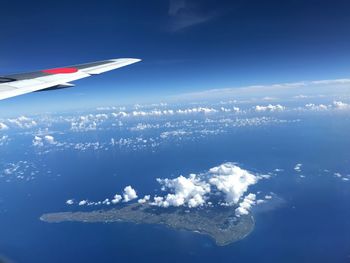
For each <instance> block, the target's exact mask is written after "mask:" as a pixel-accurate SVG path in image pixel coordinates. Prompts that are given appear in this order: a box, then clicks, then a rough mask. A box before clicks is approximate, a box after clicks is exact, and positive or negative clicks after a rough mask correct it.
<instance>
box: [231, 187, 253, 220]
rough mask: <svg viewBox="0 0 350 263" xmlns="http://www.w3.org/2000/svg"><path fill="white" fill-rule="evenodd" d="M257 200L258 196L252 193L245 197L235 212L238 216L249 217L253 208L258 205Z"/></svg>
mask: <svg viewBox="0 0 350 263" xmlns="http://www.w3.org/2000/svg"><path fill="white" fill-rule="evenodd" d="M255 200H256V195H255V194H252V193H250V194H248V195H247V196H246V197H244V199H243V201H242V202H240V203H239V206H238V207H237V208H236V210H235V214H236V216H242V215H248V214H249V211H250V209H251V208H252V206H253V205H255V204H256V201H255Z"/></svg>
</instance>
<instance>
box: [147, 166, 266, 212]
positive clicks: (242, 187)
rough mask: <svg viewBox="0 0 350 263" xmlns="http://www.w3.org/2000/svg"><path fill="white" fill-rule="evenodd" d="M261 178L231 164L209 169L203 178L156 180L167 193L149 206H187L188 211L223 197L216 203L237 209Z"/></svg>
mask: <svg viewBox="0 0 350 263" xmlns="http://www.w3.org/2000/svg"><path fill="white" fill-rule="evenodd" d="M259 179H263V177H259V176H255V175H253V174H251V173H250V172H248V171H246V170H243V169H241V168H240V167H238V166H236V165H235V164H233V163H224V164H222V165H219V166H217V167H214V168H212V169H210V170H209V171H208V172H206V173H204V174H190V175H189V177H184V176H182V175H181V176H179V177H176V178H174V179H167V178H166V179H157V181H158V182H159V183H160V184H161V185H162V190H163V191H169V193H168V194H167V195H165V196H156V197H154V199H153V202H152V203H151V204H152V205H156V206H160V207H169V206H175V207H177V206H187V207H190V208H193V207H198V206H202V205H207V204H209V202H210V203H211V204H212V201H211V200H210V199H211V198H213V197H214V196H215V199H217V198H218V197H219V196H220V195H223V197H224V200H219V201H218V203H221V204H225V205H237V204H238V202H239V200H240V199H241V197H242V196H243V195H244V193H245V192H246V191H247V189H248V187H249V186H250V185H253V184H255V183H257V181H258V180H259Z"/></svg>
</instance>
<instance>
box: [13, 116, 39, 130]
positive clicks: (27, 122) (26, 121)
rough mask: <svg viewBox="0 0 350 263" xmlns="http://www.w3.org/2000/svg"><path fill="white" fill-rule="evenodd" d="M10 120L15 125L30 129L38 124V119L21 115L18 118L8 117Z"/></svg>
mask: <svg viewBox="0 0 350 263" xmlns="http://www.w3.org/2000/svg"><path fill="white" fill-rule="evenodd" d="M8 122H9V123H11V124H14V125H15V126H17V127H18V128H21V129H30V128H33V127H35V126H37V122H36V121H34V120H32V119H31V118H28V117H26V116H20V117H18V118H16V119H8Z"/></svg>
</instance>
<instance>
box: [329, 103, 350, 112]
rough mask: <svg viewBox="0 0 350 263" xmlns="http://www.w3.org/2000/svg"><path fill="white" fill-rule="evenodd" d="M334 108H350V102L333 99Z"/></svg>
mask: <svg viewBox="0 0 350 263" xmlns="http://www.w3.org/2000/svg"><path fill="white" fill-rule="evenodd" d="M333 106H334V108H336V109H338V110H348V109H350V104H347V103H344V102H341V101H333Z"/></svg>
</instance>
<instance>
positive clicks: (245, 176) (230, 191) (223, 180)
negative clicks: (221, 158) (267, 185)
mask: <svg viewBox="0 0 350 263" xmlns="http://www.w3.org/2000/svg"><path fill="white" fill-rule="evenodd" d="M209 173H210V174H211V178H210V179H209V182H210V184H212V185H215V186H216V187H217V189H218V190H220V191H221V192H223V193H224V194H225V195H226V202H227V203H228V204H237V203H238V201H239V199H240V198H241V196H242V195H243V194H244V193H245V192H246V191H247V189H248V187H249V186H250V185H253V184H256V183H257V181H258V178H257V177H256V176H255V175H253V174H251V173H250V172H248V171H246V170H243V169H241V168H240V167H238V166H236V165H234V164H232V163H226V164H222V165H220V166H218V167H214V168H212V169H210V170H209Z"/></svg>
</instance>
